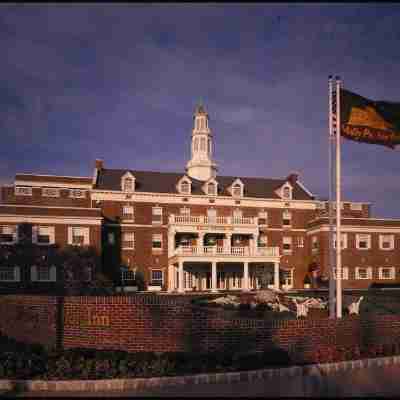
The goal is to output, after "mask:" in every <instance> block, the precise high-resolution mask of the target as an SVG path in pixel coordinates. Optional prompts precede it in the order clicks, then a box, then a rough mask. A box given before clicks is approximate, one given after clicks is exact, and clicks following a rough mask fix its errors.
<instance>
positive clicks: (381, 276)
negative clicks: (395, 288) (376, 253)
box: [379, 267, 396, 280]
mask: <svg viewBox="0 0 400 400" xmlns="http://www.w3.org/2000/svg"><path fill="white" fill-rule="evenodd" d="M384 270H389V277H385V276H384V273H383V272H384ZM395 277H396V269H395V268H394V267H379V279H382V280H390V279H395Z"/></svg>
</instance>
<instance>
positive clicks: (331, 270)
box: [328, 76, 336, 319]
mask: <svg viewBox="0 0 400 400" xmlns="http://www.w3.org/2000/svg"><path fill="white" fill-rule="evenodd" d="M328 87H329V114H328V115H329V136H328V149H329V154H328V159H329V168H328V169H329V202H328V212H329V238H328V240H329V242H328V243H329V246H328V248H329V264H328V265H329V270H328V272H329V318H332V319H333V318H335V286H336V283H335V280H334V278H333V277H334V262H335V258H334V253H333V246H332V242H333V214H332V206H333V203H332V196H333V184H334V169H333V160H332V158H333V154H332V150H333V144H334V141H333V140H334V135H333V121H332V110H333V104H332V89H333V84H332V76H329V79H328Z"/></svg>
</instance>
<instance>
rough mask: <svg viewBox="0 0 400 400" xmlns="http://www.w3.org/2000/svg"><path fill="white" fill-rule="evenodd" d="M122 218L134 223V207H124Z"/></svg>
mask: <svg viewBox="0 0 400 400" xmlns="http://www.w3.org/2000/svg"><path fill="white" fill-rule="evenodd" d="M122 217H123V218H124V219H127V220H132V221H133V206H123V207H122Z"/></svg>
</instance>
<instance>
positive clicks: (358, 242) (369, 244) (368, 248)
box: [356, 233, 371, 250]
mask: <svg viewBox="0 0 400 400" xmlns="http://www.w3.org/2000/svg"><path fill="white" fill-rule="evenodd" d="M363 237H368V240H367V247H360V242H362V241H363V240H361V239H362V238H363ZM356 249H358V250H370V249H371V234H369V233H356Z"/></svg>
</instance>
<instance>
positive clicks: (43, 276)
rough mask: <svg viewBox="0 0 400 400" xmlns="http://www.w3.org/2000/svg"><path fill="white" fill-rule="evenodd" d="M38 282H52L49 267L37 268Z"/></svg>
mask: <svg viewBox="0 0 400 400" xmlns="http://www.w3.org/2000/svg"><path fill="white" fill-rule="evenodd" d="M37 280H38V281H49V280H50V267H48V266H47V265H43V266H39V267H37Z"/></svg>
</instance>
